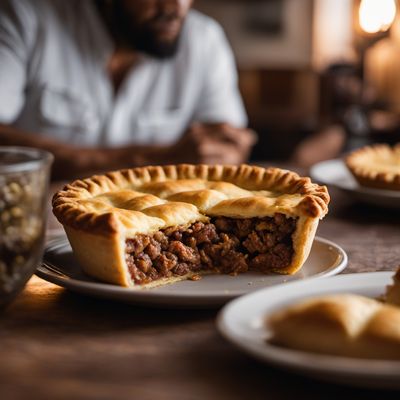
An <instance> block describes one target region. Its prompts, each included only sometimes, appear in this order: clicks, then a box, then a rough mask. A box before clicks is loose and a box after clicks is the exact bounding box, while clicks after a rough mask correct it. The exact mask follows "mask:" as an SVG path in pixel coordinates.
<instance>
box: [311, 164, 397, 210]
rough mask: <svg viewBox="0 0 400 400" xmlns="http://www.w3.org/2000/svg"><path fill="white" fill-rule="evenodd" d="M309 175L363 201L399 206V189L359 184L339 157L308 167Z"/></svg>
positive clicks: (385, 205)
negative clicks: (375, 187) (385, 188)
mask: <svg viewBox="0 0 400 400" xmlns="http://www.w3.org/2000/svg"><path fill="white" fill-rule="evenodd" d="M310 175H311V177H312V179H313V180H315V181H317V182H319V183H322V184H325V185H328V186H329V185H331V186H336V187H338V188H339V189H342V190H343V191H345V192H346V193H348V194H350V195H351V196H352V197H354V198H355V199H357V200H360V201H363V202H365V203H369V204H374V205H378V206H384V207H390V208H400V191H396V190H383V189H373V188H366V187H362V186H360V185H359V184H358V183H357V181H356V180H355V179H354V177H353V176H352V175H351V173H350V171H349V170H348V169H347V167H346V165H345V163H344V162H343V161H342V160H340V159H338V160H328V161H323V162H320V163H317V164H315V165H313V166H312V167H311V169H310Z"/></svg>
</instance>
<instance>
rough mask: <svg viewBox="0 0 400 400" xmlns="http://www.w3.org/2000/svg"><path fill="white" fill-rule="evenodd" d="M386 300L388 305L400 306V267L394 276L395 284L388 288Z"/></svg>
mask: <svg viewBox="0 0 400 400" xmlns="http://www.w3.org/2000/svg"><path fill="white" fill-rule="evenodd" d="M384 300H385V302H386V303H389V304H393V305H396V306H400V267H397V271H396V272H395V274H394V275H393V284H392V285H389V286H387V288H386V293H385V296H384Z"/></svg>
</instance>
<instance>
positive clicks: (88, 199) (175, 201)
mask: <svg viewBox="0 0 400 400" xmlns="http://www.w3.org/2000/svg"><path fill="white" fill-rule="evenodd" d="M328 203H329V195H328V192H327V189H326V187H324V186H319V185H316V184H313V183H312V182H311V181H310V179H309V178H302V177H300V176H298V175H297V174H296V173H294V172H291V171H287V170H282V169H278V168H268V169H265V168H261V167H256V166H249V165H241V166H223V165H216V166H208V165H189V164H183V165H177V166H175V165H170V166H154V167H143V168H133V169H126V170H122V171H116V172H111V173H108V174H106V175H101V176H93V177H91V178H87V179H83V180H77V181H75V182H73V183H71V184H69V185H67V186H65V187H64V189H63V190H61V191H59V192H57V193H56V194H55V196H54V198H53V211H54V214H55V215H56V217H57V218H58V220H59V221H60V222H61V223H62V224H63V225H64V226H69V227H71V228H74V229H76V230H82V231H86V232H90V233H97V234H103V235H109V234H111V233H115V232H118V231H121V230H124V231H126V232H129V234H135V233H140V232H144V233H150V232H155V231H157V230H159V229H163V228H166V227H168V226H173V225H181V224H189V223H191V222H194V221H202V220H206V219H207V217H206V216H214V215H219V216H227V217H239V218H250V217H262V216H269V215H273V214H275V213H277V212H282V213H284V214H286V215H290V216H303V217H310V218H322V217H323V216H324V215H325V214H326V213H327V210H328V208H327V205H328Z"/></svg>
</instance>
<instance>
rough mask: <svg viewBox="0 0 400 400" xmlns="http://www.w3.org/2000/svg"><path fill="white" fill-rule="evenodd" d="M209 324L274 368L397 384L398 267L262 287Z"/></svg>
mask: <svg viewBox="0 0 400 400" xmlns="http://www.w3.org/2000/svg"><path fill="white" fill-rule="evenodd" d="M217 324H218V328H219V331H220V332H221V333H222V335H223V336H224V337H225V338H226V339H228V340H229V341H230V342H232V343H233V344H234V345H235V346H237V347H238V348H239V349H241V350H244V351H245V352H246V353H248V354H250V355H252V356H254V357H256V358H257V359H259V360H262V361H264V362H266V363H268V364H270V365H273V366H276V367H277V368H282V369H285V370H289V371H292V372H294V373H298V374H303V375H306V376H309V377H312V378H315V379H320V380H325V381H332V382H336V383H343V384H349V385H355V386H361V387H376V388H389V389H399V388H400V271H398V272H397V273H396V274H395V275H394V273H393V272H390V271H389V272H386V271H385V272H369V273H357V274H344V275H338V276H334V277H331V278H329V279H324V280H320V281H318V282H316V281H315V280H313V279H309V280H307V281H302V282H293V283H289V284H287V285H282V286H279V287H278V286H277V287H273V288H267V289H262V290H259V291H257V292H255V293H251V294H248V295H246V296H243V297H241V298H239V299H236V300H233V301H232V302H230V303H229V304H227V305H226V306H225V307H224V308H223V309H222V310H221V312H220V314H219V316H218V320H217Z"/></svg>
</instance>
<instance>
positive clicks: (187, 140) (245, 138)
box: [168, 123, 257, 164]
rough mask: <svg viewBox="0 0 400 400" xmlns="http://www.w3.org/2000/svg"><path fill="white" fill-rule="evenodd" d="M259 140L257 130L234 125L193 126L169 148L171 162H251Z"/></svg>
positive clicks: (197, 124) (198, 124)
mask: <svg viewBox="0 0 400 400" xmlns="http://www.w3.org/2000/svg"><path fill="white" fill-rule="evenodd" d="M256 142H257V136H256V134H255V132H253V131H251V130H249V129H244V128H235V127H233V126H232V125H230V124H226V123H221V124H200V123H195V124H193V125H191V126H190V127H189V129H188V130H187V131H186V133H185V134H184V135H183V137H182V138H181V139H180V140H179V141H178V142H177V143H176V144H175V145H174V146H172V148H171V149H170V151H169V154H168V155H169V157H170V162H190V163H204V164H217V163H218V164H240V163H242V162H245V161H247V159H248V158H249V155H250V151H251V148H252V147H253V145H254V144H255V143H256Z"/></svg>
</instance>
